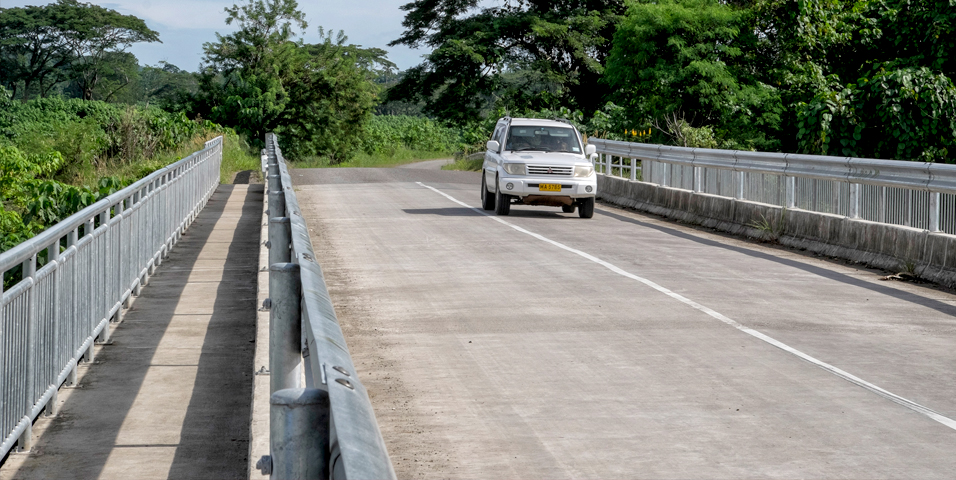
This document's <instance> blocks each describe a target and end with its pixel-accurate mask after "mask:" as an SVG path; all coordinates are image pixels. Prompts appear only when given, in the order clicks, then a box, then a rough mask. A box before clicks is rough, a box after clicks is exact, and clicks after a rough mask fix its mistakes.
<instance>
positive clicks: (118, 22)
mask: <svg viewBox="0 0 956 480" xmlns="http://www.w3.org/2000/svg"><path fill="white" fill-rule="evenodd" d="M158 41H159V34H158V33H156V32H155V31H153V30H150V29H149V28H148V27H147V26H146V23H145V22H143V20H141V19H139V18H136V17H134V16H132V15H122V14H120V13H118V12H116V11H115V10H110V9H107V8H103V7H100V6H97V5H92V4H87V3H80V2H78V1H77V0H58V1H57V2H56V3H53V4H50V5H47V6H43V7H32V6H31V7H24V8H9V9H0V68H2V71H3V74H4V76H3V84H4V85H5V86H7V87H9V88H10V89H11V90H13V91H14V92H15V93H16V91H17V89H18V88H20V86H21V85H22V88H23V89H22V94H21V95H20V98H21V99H22V100H23V101H26V100H27V98H28V97H29V96H30V95H31V94H33V93H34V92H36V93H37V94H38V95H40V96H45V95H46V94H47V92H49V91H50V89H51V88H52V87H53V86H54V85H55V84H56V83H58V82H60V81H62V80H64V79H66V78H69V79H70V80H72V81H73V82H75V84H76V86H77V89H78V90H79V92H80V96H81V97H82V98H83V99H86V100H91V99H93V97H94V94H95V93H96V92H97V87H98V86H99V84H100V82H101V81H104V79H105V80H106V81H107V82H112V83H113V84H114V85H112V87H113V88H105V89H104V88H101V89H100V93H101V94H102V95H103V98H107V97H112V96H113V95H115V94H116V92H117V91H118V88H117V85H116V83H119V84H120V85H119V88H122V86H123V85H125V84H128V83H129V81H128V78H129V75H130V72H131V71H132V69H131V68H130V64H131V63H132V64H134V65H135V63H136V62H135V57H132V56H131V55H130V54H129V53H126V49H127V48H129V47H130V46H131V45H132V44H134V43H138V42H158ZM131 58H132V60H131ZM124 79H126V80H124ZM124 82H125V83H124Z"/></svg>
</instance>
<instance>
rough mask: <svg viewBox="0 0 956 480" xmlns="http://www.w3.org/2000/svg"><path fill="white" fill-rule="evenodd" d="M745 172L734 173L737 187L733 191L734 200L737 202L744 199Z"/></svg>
mask: <svg viewBox="0 0 956 480" xmlns="http://www.w3.org/2000/svg"><path fill="white" fill-rule="evenodd" d="M746 173H747V172H734V174H735V175H734V180H736V182H737V185H736V187H737V188H735V189H734V198H736V199H737V200H743V199H744V178H745V176H744V175H746Z"/></svg>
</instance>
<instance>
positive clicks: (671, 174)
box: [589, 138, 956, 234]
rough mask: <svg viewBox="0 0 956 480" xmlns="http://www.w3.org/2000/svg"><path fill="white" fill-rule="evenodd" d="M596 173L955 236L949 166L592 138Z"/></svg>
mask: <svg viewBox="0 0 956 480" xmlns="http://www.w3.org/2000/svg"><path fill="white" fill-rule="evenodd" d="M589 143H590V144H592V145H596V146H597V151H598V155H599V156H598V158H597V159H596V161H595V167H596V169H597V170H598V171H599V172H601V173H604V174H606V175H611V176H619V177H625V178H630V179H631V180H641V181H644V182H648V183H653V184H656V185H661V186H665V187H671V188H678V189H684V190H691V191H694V192H697V193H707V194H712V195H719V196H724V197H731V198H736V199H738V200H749V201H753V202H760V203H766V204H771V205H776V206H780V207H785V208H791V209H792V208H799V209H803V210H808V211H814V212H821V213H830V214H836V215H842V216H845V217H849V218H860V219H864V220H869V221H874V222H880V223H887V224H893V225H904V226H909V227H914V228H920V229H925V230H929V231H930V232H945V233H949V234H956V165H944V164H936V163H921V162H904V161H897V160H875V159H866V158H851V157H825V156H818V155H799V154H788V153H765V152H750V151H741V150H713V149H705V148H685V147H671V146H666V145H653V144H645V143H629V142H618V141H612V140H602V139H596V138H592V139H589Z"/></svg>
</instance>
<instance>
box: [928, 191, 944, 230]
mask: <svg viewBox="0 0 956 480" xmlns="http://www.w3.org/2000/svg"><path fill="white" fill-rule="evenodd" d="M929 231H931V232H933V233H936V232H939V231H941V230H940V229H939V192H930V194H929Z"/></svg>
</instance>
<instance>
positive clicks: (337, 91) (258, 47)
mask: <svg viewBox="0 0 956 480" xmlns="http://www.w3.org/2000/svg"><path fill="white" fill-rule="evenodd" d="M297 8H298V5H297V3H296V2H295V0H249V2H248V3H246V4H244V5H241V6H239V5H236V6H233V7H231V8H228V9H226V11H227V13H228V14H229V16H228V18H227V22H228V23H232V22H237V23H238V26H239V30H238V31H237V32H235V33H233V34H230V35H226V36H221V35H218V39H219V41H218V42H214V43H208V44H206V45H205V46H204V48H205V51H206V57H205V65H204V68H203V71H202V73H201V77H200V94H199V95H198V96H197V101H196V108H195V110H196V113H200V114H203V115H204V116H207V117H209V118H211V119H213V120H214V121H217V122H218V123H221V124H224V125H229V126H233V127H235V128H236V130H238V131H239V132H241V133H243V134H244V135H246V137H247V138H248V139H249V141H250V143H252V144H256V145H261V144H262V141H263V137H264V136H265V133H267V132H277V133H279V134H280V135H282V138H283V141H284V148H286V151H287V152H288V153H289V154H290V157H292V158H294V157H295V156H304V155H324V156H328V157H329V158H330V159H331V160H332V161H333V162H334V163H337V162H340V161H342V160H345V159H347V158H348V157H349V156H350V155H351V154H352V153H353V152H354V151H355V149H356V148H357V145H358V137H359V136H360V135H361V134H362V129H363V126H364V123H365V122H366V121H367V119H368V117H369V115H370V112H371V109H372V107H373V106H374V104H375V98H376V97H375V93H376V89H375V86H374V84H372V82H371V78H372V77H373V76H375V75H377V74H378V72H382V71H390V70H392V69H394V68H395V67H394V64H392V63H391V62H389V61H388V59H387V58H386V57H385V52H384V51H382V50H378V49H363V48H361V47H359V46H357V45H349V44H346V43H345V42H346V40H347V38H346V37H345V35H344V33H342V32H339V34H338V37H337V39H336V40H334V41H333V39H332V32H328V34H326V32H325V30H324V29H319V32H320V34H322V35H323V42H322V43H319V44H316V45H309V44H304V43H302V42H301V41H295V40H294V38H295V36H296V27H298V28H299V29H305V28H306V26H307V25H306V22H305V18H304V16H303V15H302V13H301V12H299V11H298V9H297Z"/></svg>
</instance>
